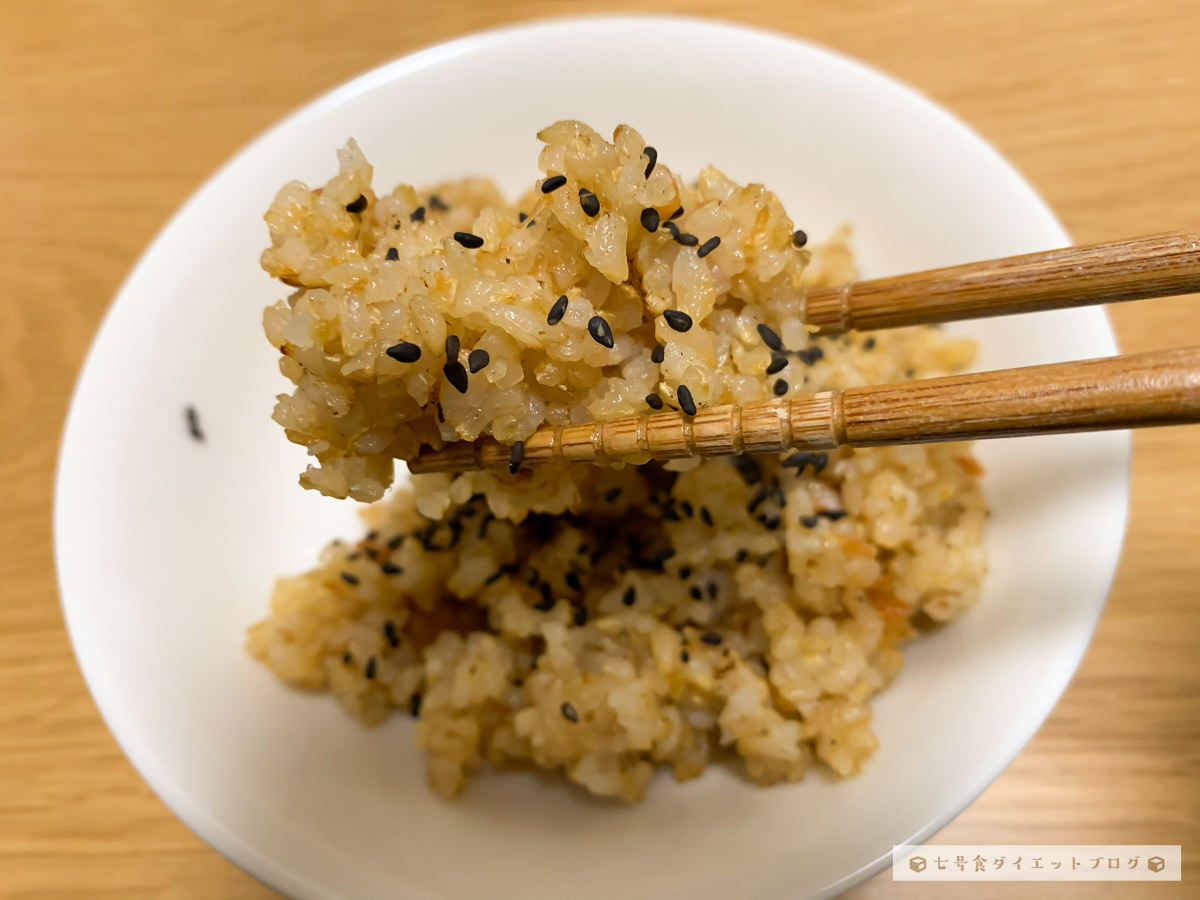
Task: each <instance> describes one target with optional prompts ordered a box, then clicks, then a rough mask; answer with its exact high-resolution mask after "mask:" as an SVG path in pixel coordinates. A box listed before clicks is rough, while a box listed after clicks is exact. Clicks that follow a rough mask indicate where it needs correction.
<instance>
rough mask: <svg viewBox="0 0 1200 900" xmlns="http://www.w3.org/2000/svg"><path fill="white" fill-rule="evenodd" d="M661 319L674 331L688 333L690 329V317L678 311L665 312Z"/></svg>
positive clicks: (669, 310)
mask: <svg viewBox="0 0 1200 900" xmlns="http://www.w3.org/2000/svg"><path fill="white" fill-rule="evenodd" d="M663 318H664V319H666V320H667V324H668V325H670V326H671V328H673V329H674V330H675V331H688V330H689V329H690V328H691V327H692V317H691V316H689V315H688V314H687V313H685V312H683V311H681V310H678V309H668V310H665V311H664V312H663Z"/></svg>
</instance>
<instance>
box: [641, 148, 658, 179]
mask: <svg viewBox="0 0 1200 900" xmlns="http://www.w3.org/2000/svg"><path fill="white" fill-rule="evenodd" d="M642 156H644V157H646V159H648V160H650V162H648V163H646V177H647V178H649V177H650V173H651V172H653V171H654V166H655V164H656V163H657V162H658V151H657V150H655V149H654V148H653V147H646V148H645V149H643V150H642Z"/></svg>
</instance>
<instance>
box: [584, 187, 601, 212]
mask: <svg viewBox="0 0 1200 900" xmlns="http://www.w3.org/2000/svg"><path fill="white" fill-rule="evenodd" d="M579 208H580V209H582V210H583V214H584V215H585V216H587V217H588V218H591V217H592V216H598V215H600V198H599V197H597V196H596V195H595V194H593V193H592V192H591V191H589V190H588V189H587V188H580V189H579Z"/></svg>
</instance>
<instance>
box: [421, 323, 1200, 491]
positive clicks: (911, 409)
mask: <svg viewBox="0 0 1200 900" xmlns="http://www.w3.org/2000/svg"><path fill="white" fill-rule="evenodd" d="M1198 423H1200V347H1191V348H1187V347H1178V348H1174V349H1171V350H1151V351H1148V352H1146V353H1134V354H1130V355H1128V356H1111V357H1107V358H1102V359H1088V360H1077V361H1074V362H1067V363H1053V364H1050V365H1043V366H1026V367H1023V368H1018V369H999V370H997V371H994V372H971V373H966V374H962V375H952V376H949V377H945V378H926V379H921V380H918V381H909V382H904V383H902V384H885V385H868V386H866V387H856V388H848V389H847V390H844V391H823V392H822V393H819V394H812V395H809V396H801V397H796V398H794V399H790V400H788V399H778V400H758V401H755V402H752V403H744V404H741V405H725V406H713V407H708V408H706V409H701V410H700V411H699V412H697V413H696V415H694V416H688V415H685V414H684V413H681V412H664V413H646V414H643V415H640V416H622V417H620V418H616V419H608V420H606V421H603V422H589V423H587V424H583V425H566V426H561V425H560V426H548V427H546V428H540V429H538V430H537V431H535V432H534V433H533V434H532V435H530V437H529V440H528V441H525V442H518V444H519V445H520V446H519V447H518V445H517V444H514V445H513V447H512V448H510V447H509V446H507V445H505V444H501V443H499V442H497V441H496V440H494V439H492V438H483V439H481V440H478V441H475V442H474V444H473V445H471V446H470V449H467V448H464V447H459V446H457V445H451V446H449V447H446V448H444V449H442V450H426V451H424V452H423V453H421V454H420V455H419V456H417V458H416V459H413V460H410V461H409V463H408V467H409V469H411V470H412V471H413V472H417V473H426V472H457V471H464V470H469V469H501V468H505V467H507V468H508V470H509V471H510V472H513V473H514V474H515V473H516V471H517V470H518V469H519V468H522V467H526V468H528V467H532V466H537V465H544V464H546V463H550V462H558V461H565V462H584V463H588V462H590V463H597V464H603V463H612V462H629V463H634V464H640V463H643V462H645V461H647V460H649V459H663V460H666V459H680V458H685V457H693V456H730V455H732V454H736V453H743V452H749V453H778V452H779V451H781V450H827V449H829V448H831V447H838V446H847V447H882V446H886V445H889V444H925V443H933V442H935V441H961V440H980V439H983V438H1003V437H1017V436H1020V435H1029V434H1061V433H1065V432H1069V431H1103V430H1106V429H1112V428H1150V427H1154V426H1161V425H1194V424H1198Z"/></svg>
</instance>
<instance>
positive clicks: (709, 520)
mask: <svg viewBox="0 0 1200 900" xmlns="http://www.w3.org/2000/svg"><path fill="white" fill-rule="evenodd" d="M700 521H702V522H703V523H704V524H705V525H707V526H708V527H709V528H712V524H713V517H712V513H710V512H709V511H708V507H707V506H702V507H700Z"/></svg>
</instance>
